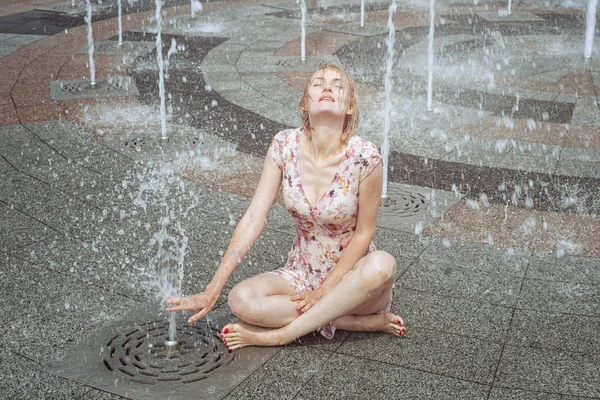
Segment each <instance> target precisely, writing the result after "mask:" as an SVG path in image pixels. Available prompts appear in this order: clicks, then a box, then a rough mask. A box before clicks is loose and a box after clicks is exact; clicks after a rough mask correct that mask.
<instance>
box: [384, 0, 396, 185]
mask: <svg viewBox="0 0 600 400" xmlns="http://www.w3.org/2000/svg"><path fill="white" fill-rule="evenodd" d="M396 8H397V6H396V0H393V1H392V4H390V8H389V10H388V22H387V26H388V29H389V33H388V37H387V40H386V43H387V58H386V64H385V78H384V86H385V108H384V115H383V121H384V122H383V144H382V145H381V155H382V156H383V188H382V190H381V196H382V197H385V196H387V182H388V158H389V153H390V143H389V133H390V125H391V121H390V120H391V114H392V67H393V65H394V37H395V35H396V28H395V27H394V20H393V16H394V14H395V13H396Z"/></svg>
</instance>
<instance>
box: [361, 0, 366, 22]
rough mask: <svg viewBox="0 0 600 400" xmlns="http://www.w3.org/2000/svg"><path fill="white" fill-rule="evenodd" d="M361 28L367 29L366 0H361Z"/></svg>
mask: <svg viewBox="0 0 600 400" xmlns="http://www.w3.org/2000/svg"><path fill="white" fill-rule="evenodd" d="M360 27H361V28H364V27H365V0H360Z"/></svg>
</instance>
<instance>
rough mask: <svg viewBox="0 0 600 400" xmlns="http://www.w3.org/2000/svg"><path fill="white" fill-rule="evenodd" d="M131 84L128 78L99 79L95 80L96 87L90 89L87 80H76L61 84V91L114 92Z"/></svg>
mask: <svg viewBox="0 0 600 400" xmlns="http://www.w3.org/2000/svg"><path fill="white" fill-rule="evenodd" d="M130 84H131V80H130V79H118V78H114V79H110V80H105V79H102V80H99V81H97V82H96V88H95V89H92V88H91V87H90V82H89V81H85V80H82V81H76V82H68V83H64V84H62V85H61V88H60V90H61V92H65V93H69V94H73V95H77V94H83V93H98V92H103V93H114V92H125V91H128V90H129V85H130Z"/></svg>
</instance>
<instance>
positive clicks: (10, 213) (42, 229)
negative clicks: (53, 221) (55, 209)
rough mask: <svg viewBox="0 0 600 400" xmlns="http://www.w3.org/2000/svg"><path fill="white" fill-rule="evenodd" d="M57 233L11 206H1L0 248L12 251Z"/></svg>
mask: <svg viewBox="0 0 600 400" xmlns="http://www.w3.org/2000/svg"><path fill="white" fill-rule="evenodd" d="M57 234H58V232H57V231H54V230H53V229H51V228H49V227H48V226H47V225H44V224H42V223H41V222H40V221H37V220H35V219H33V218H31V217H30V216H28V215H26V214H23V213H21V212H19V211H16V210H14V209H11V208H10V207H2V208H0V250H3V251H10V250H11V249H16V248H20V247H24V246H27V245H29V244H31V243H34V242H37V241H40V240H42V239H45V238H47V237H49V236H55V235H57Z"/></svg>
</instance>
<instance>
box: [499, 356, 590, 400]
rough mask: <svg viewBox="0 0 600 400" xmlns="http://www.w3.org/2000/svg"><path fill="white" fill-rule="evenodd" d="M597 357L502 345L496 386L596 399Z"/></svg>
mask: <svg viewBox="0 0 600 400" xmlns="http://www.w3.org/2000/svg"><path fill="white" fill-rule="evenodd" d="M599 363H600V356H599V355H597V354H596V355H592V354H578V353H568V352H564V351H562V352H559V351H548V350H540V349H533V348H530V347H529V348H524V347H517V346H506V348H505V349H504V353H503V355H502V360H501V363H500V367H499V369H498V374H497V377H496V384H497V385H498V386H503V387H511V388H513V389H522V390H532V391H544V392H548V393H559V394H565V395H571V396H589V397H598V396H600V374H598V365H600V364H599Z"/></svg>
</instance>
